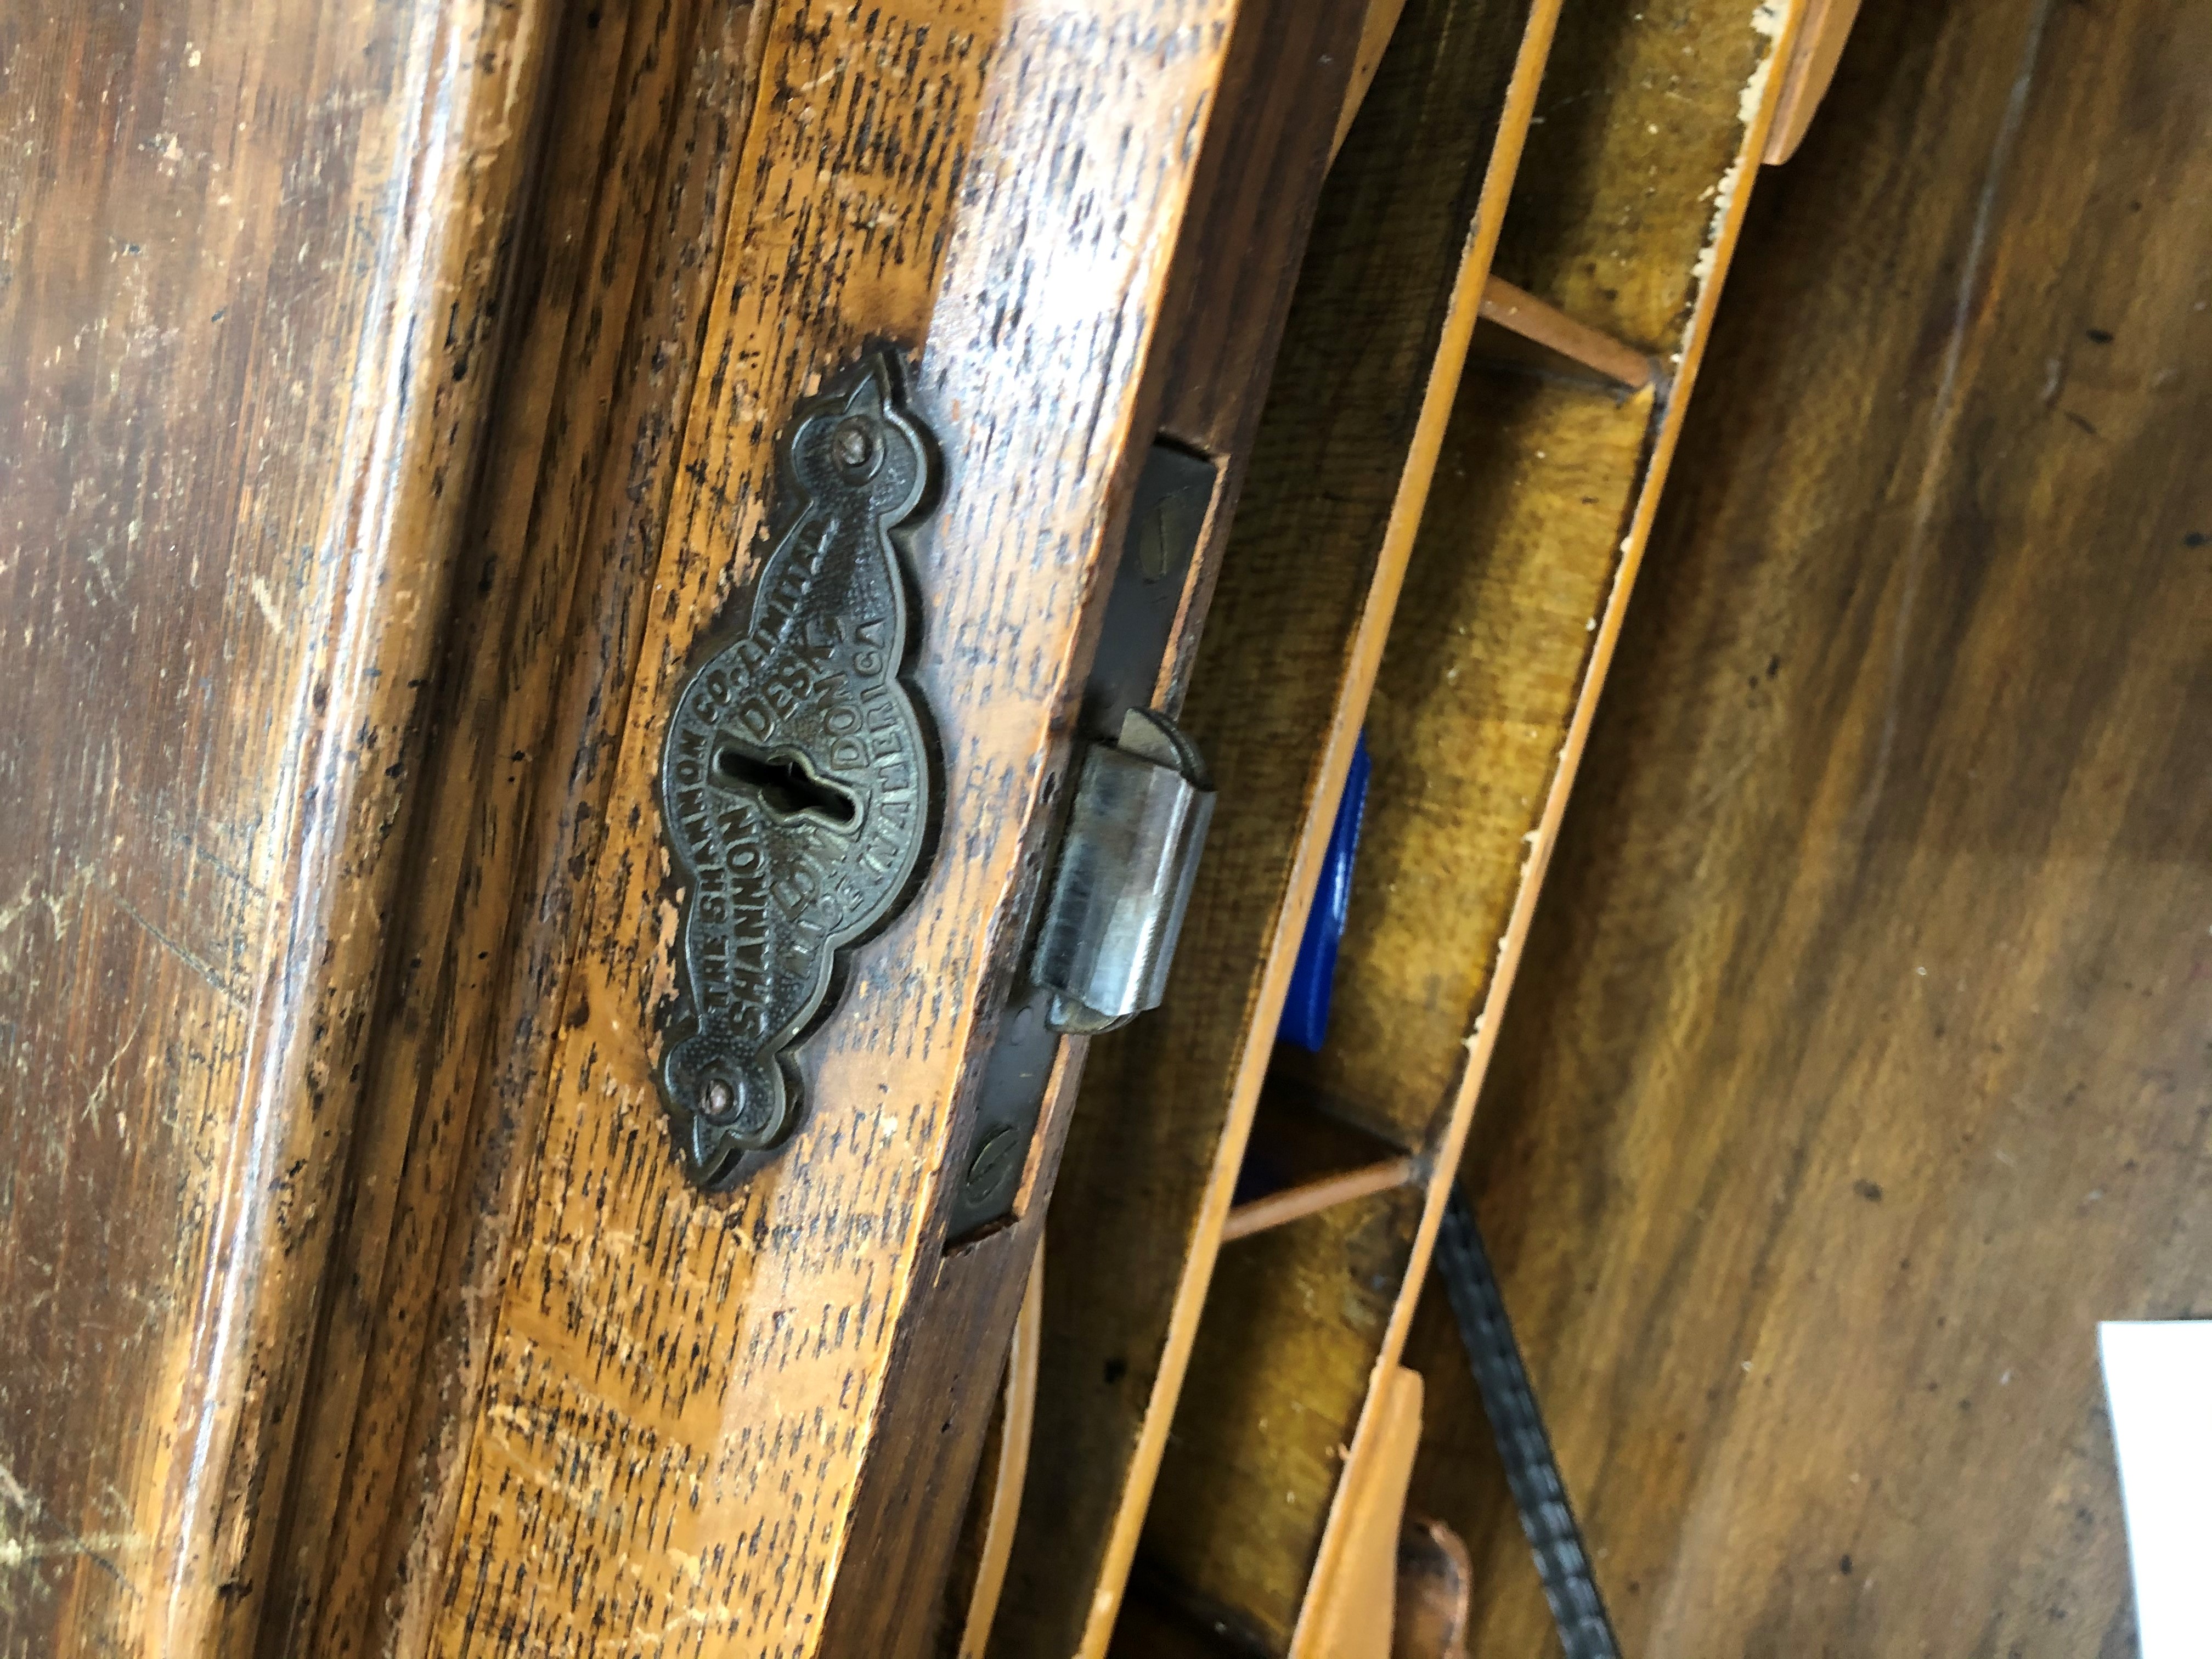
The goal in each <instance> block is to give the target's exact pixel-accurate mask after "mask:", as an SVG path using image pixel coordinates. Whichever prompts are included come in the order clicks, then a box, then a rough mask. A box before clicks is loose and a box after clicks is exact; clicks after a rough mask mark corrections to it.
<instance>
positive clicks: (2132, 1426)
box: [2097, 1320, 2212, 1659]
mask: <svg viewBox="0 0 2212 1659" xmlns="http://www.w3.org/2000/svg"><path fill="white" fill-rule="evenodd" d="M2097 1347H2098V1350H2099V1352H2100V1353H2101V1354H2102V1356H2103V1358H2104V1362H2105V1393H2106V1397H2107V1398H2108V1399H2109V1400H2110V1401H2112V1438H2113V1441H2114V1442H2115V1443H2116V1444H2117V1445H2118V1450H2119V1457H2120V1507H2121V1509H2122V1510H2124V1512H2125V1514H2126V1516H2127V1522H2128V1556H2129V1559H2130V1560H2131V1561H2132V1562H2133V1563H2134V1565H2135V1577H2136V1628H2137V1630H2138V1631H2139V1632H2141V1633H2142V1654H2143V1659H2212V1320H2173V1321H2169V1322H2159V1323H2145V1324H2121V1323H2117V1322H2112V1323H2106V1324H2102V1325H2100V1326H2098V1327H2097Z"/></svg>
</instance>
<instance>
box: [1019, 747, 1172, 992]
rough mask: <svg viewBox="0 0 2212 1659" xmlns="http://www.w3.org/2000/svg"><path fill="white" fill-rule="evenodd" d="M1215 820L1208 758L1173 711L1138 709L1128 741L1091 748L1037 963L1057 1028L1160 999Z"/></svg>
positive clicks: (1071, 810) (1036, 976)
mask: <svg viewBox="0 0 2212 1659" xmlns="http://www.w3.org/2000/svg"><path fill="white" fill-rule="evenodd" d="M1212 820H1213V787H1212V781H1210V780H1209V779H1208V778H1207V776H1206V765H1205V763H1204V762H1203V761H1202V760H1200V757H1199V753H1198V750H1197V749H1196V748H1194V746H1193V745H1192V744H1191V741H1190V739H1189V738H1186V737H1185V736H1183V734H1182V732H1179V731H1177V730H1176V727H1175V726H1174V724H1173V722H1171V721H1170V720H1169V719H1168V718H1167V716H1166V715H1164V714H1158V713H1157V712H1155V711H1154V710H1152V709H1146V708H1132V709H1130V710H1128V711H1127V713H1126V714H1123V716H1122V717H1121V734H1120V739H1119V741H1118V742H1116V743H1115V744H1113V745H1111V746H1110V747H1109V745H1107V744H1092V745H1091V747H1090V749H1089V750H1087V751H1086V752H1085V755H1084V757H1083V766H1082V770H1081V772H1080V774H1079V776H1078V777H1077V780H1076V785H1075V797H1074V799H1073V800H1072V801H1071V802H1070V803H1069V806H1068V815H1067V829H1066V836H1065V837H1064V838H1063V840H1062V842H1061V843H1060V864H1059V867H1058V869H1057V870H1056V871H1055V872H1054V875H1053V883H1052V895H1051V897H1050V898H1049V899H1048V901H1047V902H1046V906H1045V914H1044V921H1043V924H1042V927H1040V928H1039V929H1038V933H1037V941H1036V954H1035V956H1034V957H1032V958H1031V962H1030V978H1032V979H1033V980H1035V981H1036V983H1037V984H1038V985H1040V986H1042V987H1043V988H1045V989H1046V990H1048V991H1050V992H1052V993H1053V1000H1052V1006H1051V1010H1050V1012H1049V1014H1048V1021H1049V1023H1050V1024H1051V1025H1052V1027H1053V1028H1054V1030H1060V1031H1066V1032H1070V1033H1082V1034H1088V1033H1091V1032H1097V1031H1110V1030H1113V1029H1114V1028H1115V1026H1117V1025H1122V1024H1127V1022H1128V1021H1129V1020H1130V1019H1132V1018H1134V1017H1135V1016H1136V1015H1138V1014H1140V1013H1142V1012H1144V1011H1145V1010H1146V1009H1147V1008H1157V1007H1158V1006H1159V1003H1160V999H1161V997H1162V995H1163V994H1164V993H1165V991H1166V989H1167V978H1168V968H1169V964H1170V962H1171V961H1172V960H1173V958H1174V956H1175V947H1176V936H1177V935H1178V934H1180V933H1182V919H1183V912H1184V911H1185V910H1186V909H1187V908H1189V904H1190V890H1191V884H1192V882H1193V881H1194V879H1196V878H1197V875H1198V859H1199V854H1200V852H1201V851H1202V850H1203V849H1204V848H1205V845H1206V826H1207V825H1208V824H1209V823H1212Z"/></svg>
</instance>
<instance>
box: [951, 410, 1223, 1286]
mask: <svg viewBox="0 0 2212 1659" xmlns="http://www.w3.org/2000/svg"><path fill="white" fill-rule="evenodd" d="M1218 476H1219V475H1218V471H1217V469H1216V468H1215V465H1214V464H1213V463H1212V461H1210V460H1208V459H1206V458H1204V457H1203V456H1200V455H1194V454H1193V453H1190V452H1189V451H1188V450H1187V449H1184V448H1182V447H1180V446H1178V445H1176V444H1173V443H1169V442H1165V441H1163V442H1159V443H1156V444H1154V445H1153V446H1152V449H1151V450H1150V452H1149V453H1147V454H1146V459H1145V466H1144V470H1143V471H1142V472H1141V473H1140V474H1139V477H1138V480H1137V489H1136V499H1135V500H1134V501H1133V502H1132V503H1131V507H1130V513H1129V520H1128V526H1127V531H1126V532H1125V533H1124V536H1123V539H1122V545H1121V556H1120V558H1119V560H1118V562H1116V564H1115V572H1114V584H1113V586H1112V588H1111V589H1110V590H1109V593H1108V596H1107V600H1106V615H1105V618H1104V621H1103V625H1102V627H1101V629H1100V631H1099V639H1098V652H1097V657H1096V658H1095V659H1093V661H1092V663H1091V675H1090V678H1089V679H1088V680H1087V681H1086V682H1085V687H1084V693H1083V703H1082V708H1081V712H1080V714H1079V717H1078V724H1079V731H1080V732H1081V734H1082V742H1083V744H1084V745H1085V747H1084V748H1083V750H1082V756H1083V758H1082V759H1081V760H1079V763H1078V770H1077V777H1076V785H1075V788H1074V789H1073V790H1072V791H1070V794H1071V795H1072V796H1080V795H1081V794H1082V793H1084V791H1085V781H1084V777H1085V771H1086V770H1087V769H1088V765H1089V763H1090V761H1091V759H1092V758H1094V757H1099V756H1101V755H1112V754H1117V753H1118V754H1123V755H1125V757H1127V759H1128V760H1130V761H1132V762H1133V763H1138V764H1141V765H1143V766H1145V767H1146V769H1147V773H1152V772H1158V771H1160V770H1162V769H1168V771H1169V774H1170V775H1169V776H1168V777H1165V778H1160V777H1152V776H1149V775H1146V774H1139V775H1137V781H1140V782H1141V783H1143V784H1144V786H1145V788H1146V791H1147V792H1149V791H1152V790H1159V791H1163V792H1164V793H1165V794H1166V795H1167V796H1169V797H1170V798H1172V797H1175V796H1178V795H1180V793H1181V792H1182V788H1184V787H1188V788H1189V790H1190V791H1191V792H1192V793H1193V795H1194V796H1199V797H1202V799H1192V800H1190V801H1188V803H1187V805H1188V814H1187V815H1186V817H1184V818H1183V820H1182V823H1183V829H1184V831H1185V832H1186V833H1185V836H1184V838H1185V840H1186V841H1188V842H1189V853H1188V860H1187V861H1172V867H1174V868H1175V869H1176V870H1177V871H1178V872H1179V874H1178V876H1177V878H1176V879H1175V880H1174V881H1173V882H1171V883H1170V884H1169V889H1168V892H1169V902H1167V904H1166V905H1165V907H1164V909H1161V910H1160V911H1159V912H1158V915H1159V917H1160V918H1161V920H1158V921H1153V922H1151V923H1149V924H1146V925H1144V926H1139V927H1131V928H1128V929H1125V930H1124V932H1123V934H1122V937H1123V939H1124V940H1125V941H1126V942H1127V944H1128V945H1130V946H1131V947H1132V948H1131V949H1129V950H1128V951H1127V952H1125V953H1122V956H1121V959H1122V960H1124V961H1125V962H1126V963H1128V964H1129V965H1130V966H1132V967H1134V966H1135V965H1136V964H1137V963H1139V960H1140V959H1141V960H1143V961H1146V962H1147V963H1149V964H1150V965H1149V967H1148V968H1147V969H1145V970H1143V971H1140V972H1138V973H1136V974H1135V975H1133V976H1130V977H1129V978H1128V980H1127V982H1131V983H1135V984H1139V985H1144V986H1146V987H1149V990H1148V994H1149V996H1150V1000H1151V1002H1157V1001H1158V987H1159V985H1160V984H1162V983H1164V980H1165V977H1166V971H1167V966H1168V955H1169V951H1170V950H1171V948H1172V946H1173V944H1174V939H1175V930H1176V928H1177V927H1180V924H1181V918H1182V911H1183V908H1184V906H1185V904H1186V902H1187V901H1188V897H1189V892H1190V887H1189V880H1188V877H1189V876H1190V875H1192V874H1194V872H1195V870H1196V866H1197V846H1196V842H1197V839H1198V838H1200V837H1202V836H1203V834H1204V823H1203V821H1202V817H1201V818H1200V821H1199V822H1196V823H1194V822H1192V817H1193V816H1196V815H1206V816H1210V814H1211V811H1212V807H1211V801H1212V797H1211V796H1210V795H1205V794H1204V793H1203V790H1202V788H1201V787H1200V786H1201V785H1202V783H1203V780H1204V777H1205V774H1204V772H1203V769H1200V767H1199V766H1198V765H1197V757H1196V756H1195V754H1194V753H1191V752H1188V750H1189V745H1188V744H1187V743H1185V742H1184V741H1183V740H1182V738H1180V736H1179V735H1171V734H1172V732H1173V728H1172V727H1169V728H1167V732H1168V733H1169V734H1170V735H1166V736H1164V738H1162V739H1160V740H1162V741H1165V742H1166V743H1168V744H1170V749H1169V750H1166V751H1162V750H1152V752H1150V753H1147V752H1146V745H1147V744H1149V743H1152V742H1153V741H1154V739H1152V738H1146V737H1145V736H1143V735H1141V734H1136V735H1135V742H1134V746H1132V745H1131V744H1128V743H1125V742H1124V741H1122V733H1123V732H1124V730H1125V729H1126V728H1127V717H1128V715H1129V714H1130V713H1131V711H1133V710H1149V708H1150V707H1151V705H1152V702H1153V700H1154V698H1155V696H1158V693H1159V687H1160V683H1161V680H1162V677H1163V671H1164V667H1165V665H1166V661H1167V654H1168V648H1169V646H1170V643H1171V641H1173V640H1174V638H1175V625H1176V618H1177V617H1179V616H1180V615H1181V614H1182V608H1183V605H1184V604H1185V603H1186V601H1187V599H1188V592H1189V587H1190V576H1191V567H1192V563H1193V561H1194V558H1195V557H1196V555H1197V552H1198V545H1199V541H1200V537H1201V535H1202V534H1203V532H1204V531H1205V527H1206V521H1207V515H1208V513H1210V512H1211V510H1212V503H1213V496H1214V490H1215V487H1216V484H1217V483H1218ZM1153 718H1157V717H1153V716H1150V715H1148V716H1147V719H1148V720H1151V719H1153ZM1170 752H1171V753H1173V754H1175V755H1176V756H1177V757H1178V758H1177V759H1176V760H1175V761H1173V762H1170V760H1169V758H1168V757H1167V756H1168V754H1169V753H1170ZM1110 764H1115V765H1119V764H1121V763H1110ZM1103 781H1104V780H1103V779H1102V786H1103ZM1170 786H1172V787H1170ZM1101 805H1103V803H1101ZM1163 805H1164V802H1163V801H1161V800H1158V799H1155V800H1154V802H1153V804H1152V807H1151V809H1150V812H1149V814H1148V813H1147V812H1145V811H1139V812H1138V813H1137V814H1136V818H1137V820H1138V821H1139V822H1149V823H1152V825H1154V826H1155V828H1156V829H1165V828H1166V827H1167V824H1168V823H1169V820H1170V817H1171V816H1172V815H1171V814H1170V813H1168V812H1166V811H1163V810H1162V807H1163ZM1075 808H1076V802H1075V801H1073V800H1071V802H1070V804H1069V807H1068V810H1067V811H1066V815H1065V816H1066V820H1067V821H1068V822H1070V823H1072V821H1073V819H1074V817H1075V816H1076V811H1075ZM1103 817H1104V818H1105V819H1107V820H1109V821H1110V820H1111V819H1112V818H1113V817H1115V813H1114V812H1113V811H1107V812H1105V813H1104V814H1103ZM1191 830H1195V832H1196V834H1195V836H1192V835H1190V834H1188V831H1191ZM1163 839H1166V837H1163ZM1083 844H1084V838H1080V837H1078V836H1075V835H1074V833H1073V830H1072V829H1068V828H1067V827H1066V824H1063V827H1062V829H1061V836H1060V850H1059V854H1058V862H1057V863H1056V864H1051V865H1048V866H1047V867H1046V868H1045V869H1044V870H1043V871H1042V879H1041V880H1040V881H1039V883H1038V886H1037V890H1036V903H1037V907H1038V909H1039V910H1044V909H1046V908H1048V904H1049V895H1050V893H1051V891H1052V890H1053V889H1054V887H1057V886H1058V885H1060V881H1061V878H1062V874H1063V872H1068V873H1067V876H1066V878H1067V879H1068V880H1069V881H1071V882H1073V880H1074V876H1073V866H1072V865H1071V863H1070V859H1071V854H1073V853H1075V852H1076V851H1077V850H1078V849H1079V848H1080V847H1081V846H1082V845H1083ZM1092 844H1093V846H1094V848H1095V847H1096V843H1095V842H1093V843H1092ZM1127 867H1136V866H1135V865H1134V864H1132V865H1131V866H1127ZM1153 867H1154V868H1156V869H1157V868H1158V867H1159V866H1153ZM1092 868H1093V870H1094V872H1095V873H1094V878H1092V880H1091V882H1088V883H1086V884H1089V885H1091V886H1092V887H1093V890H1094V892H1095V893H1103V892H1104V891H1106V890H1108V887H1107V885H1106V884H1102V881H1103V874H1104V872H1103V869H1101V868H1099V867H1098V866H1096V865H1093V866H1092ZM1094 902H1095V900H1094ZM1136 909H1137V911H1139V913H1141V914H1143V915H1148V916H1149V915H1154V907H1152V905H1150V904H1149V903H1145V904H1139V905H1138V906H1137V907H1136ZM1167 918H1172V920H1171V921H1168V920H1166V919H1167ZM1048 925H1049V924H1048V923H1047V924H1041V925H1039V926H1038V927H1036V929H1035V933H1034V938H1033V939H1032V942H1031V945H1030V949H1029V950H1028V951H1026V952H1025V953H1024V960H1023V962H1022V963H1021V969H1022V971H1019V972H1018V974H1017V975H1016V978H1015V981H1014V984H1013V987H1012V990H1011V991H1010V993H1009V994H1008V998H1007V1001H1006V1006H1005V1007H1004V1008H1003V1009H1002V1010H1001V1011H1000V1015H999V1018H998V1030H997V1032H996V1034H995V1036H994V1038H993V1041H992V1044H991V1053H990V1056H989V1058H988V1059H987V1060H986V1061H985V1063H984V1067H983V1077H982V1082H981V1088H980V1089H979V1090H978V1091H977V1096H976V1100H975V1107H974V1109H973V1112H972V1114H971V1116H970V1119H969V1131H968V1138H967V1141H966V1143H965V1145H964V1146H963V1147H962V1149H961V1152H960V1161H959V1163H958V1164H957V1166H956V1167H957V1169H958V1170H960V1171H961V1178H960V1184H959V1185H958V1186H957V1188H955V1189H954V1192H953V1196H952V1204H951V1215H950V1217H949V1218H948V1222H947V1228H946V1237H947V1239H948V1240H949V1241H951V1242H952V1243H959V1242H960V1241H961V1240H963V1239H965V1238H969V1237H975V1236H976V1235H977V1234H979V1233H981V1232H983V1231H987V1230H989V1229H990V1228H992V1227H994V1226H996V1225H999V1224H1000V1223H1001V1222H1003V1221H1005V1220H1006V1218H1008V1217H1010V1216H1011V1215H1012V1213H1013V1210H1014V1206H1015V1202H1016V1200H1017V1199H1018V1196H1019V1194H1020V1192H1021V1188H1022V1177H1023V1175H1024V1171H1025V1170H1027V1169H1028V1167H1029V1164H1030V1152H1031V1147H1032V1144H1033V1143H1034V1141H1035V1140H1036V1129H1037V1123H1038V1121H1039V1118H1040V1116H1041V1115H1042V1111H1043V1109H1044V1100H1045V1095H1046V1092H1047V1091H1048V1089H1049V1087H1050V1086H1051V1081H1052V1077H1053V1073H1054V1067H1055V1066H1056V1064H1057V1063H1058V1060H1059V1057H1060V1047H1061V1044H1060V1035H1061V1031H1062V1030H1063V1029H1065V1030H1075V1029H1077V1026H1076V1024H1075V1023H1074V1022H1076V1021H1078V1020H1079V1019H1080V1018H1081V1016H1080V1015H1079V1014H1078V1013H1077V1011H1076V1010H1075V1009H1074V1008H1073V1006H1072V1005H1070V1004H1069V1003H1068V1001H1067V997H1068V994H1069V993H1067V992H1063V991H1059V990H1054V989H1052V988H1049V987H1046V986H1045V985H1043V984H1041V983H1040V982H1039V981H1038V977H1037V975H1039V974H1040V973H1053V972H1054V970H1053V969H1050V968H1048V967H1041V966H1040V965H1039V964H1040V963H1041V962H1042V961H1043V960H1044V959H1045V958H1047V957H1053V958H1056V959H1059V960H1060V961H1062V962H1063V963H1067V962H1069V960H1070V946H1069V945H1046V944H1045V943H1044V933H1045V928H1046V927H1047V926H1048ZM1147 935H1148V936H1149V938H1150V939H1151V944H1150V945H1148V946H1142V945H1139V940H1140V939H1142V938H1144V937H1146V936H1147ZM1073 948H1074V949H1075V951H1078V952H1079V951H1080V950H1081V948H1082V947H1081V946H1080V945H1076V946H1074V947H1073ZM1099 957H1103V958H1104V959H1107V960H1112V959H1114V957H1115V952H1113V951H1105V950H1103V949H1102V951H1100V952H1099ZM1096 959H1097V958H1094V961H1095V960H1096ZM1057 976H1058V977H1060V978H1062V979H1064V980H1066V981H1068V983H1069V984H1070V986H1071V987H1073V985H1074V983H1075V976H1074V973H1073V968H1072V966H1070V967H1068V968H1066V969H1063V970H1062V971H1060V973H1059V974H1058V975H1057ZM1097 994H1099V995H1100V996H1101V997H1102V998H1103V999H1104V1000H1106V1001H1107V1002H1113V1001H1115V998H1114V997H1113V996H1111V995H1109V994H1108V993H1106V992H1105V991H1103V989H1102V990H1098V991H1097ZM1085 1006H1086V1007H1090V1006H1091V1005H1089V1004H1085ZM1146 1006H1150V1004H1149V1003H1147V1004H1146ZM1095 1012H1097V1014H1098V1015H1100V1016H1103V1018H1105V1019H1106V1020H1107V1021H1108V1023H1118V1018H1117V1017H1116V1016H1114V1015H1111V1014H1108V1013H1106V1012H1105V1010H1104V1009H1103V1008H1098V1009H1097V1010H1096V1011H1095ZM1061 1021H1066V1022H1069V1023H1067V1024H1064V1025H1063V1024H1060V1023H1058V1022H1061Z"/></svg>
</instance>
